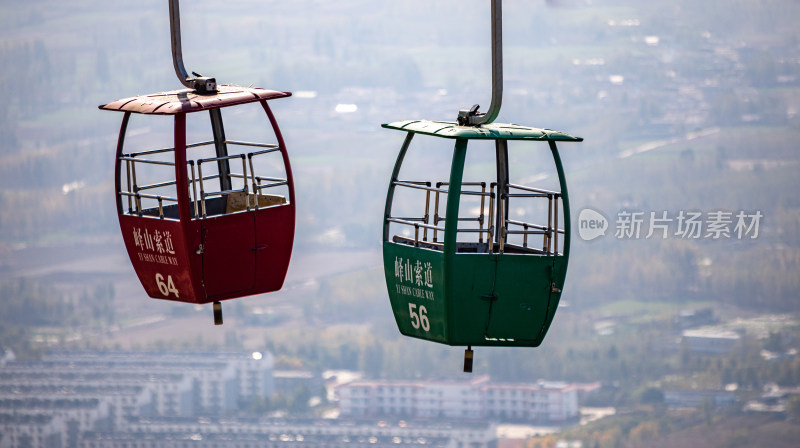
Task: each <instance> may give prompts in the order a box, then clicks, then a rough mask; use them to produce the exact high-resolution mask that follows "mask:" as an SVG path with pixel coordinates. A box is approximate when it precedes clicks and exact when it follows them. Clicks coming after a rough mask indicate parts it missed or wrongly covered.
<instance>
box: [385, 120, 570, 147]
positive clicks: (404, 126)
mask: <svg viewBox="0 0 800 448" xmlns="http://www.w3.org/2000/svg"><path fill="white" fill-rule="evenodd" d="M381 126H382V127H384V128H387V129H397V130H398V131H406V132H415V133H417V134H425V135H432V136H434V137H444V138H466V139H486V140H540V141H558V142H582V141H583V138H582V137H573V136H571V135H569V134H565V133H563V132H559V131H551V130H550V129H539V128H529V127H527V126H520V125H518V124H502V123H490V124H483V125H480V126H459V125H457V124H456V123H453V122H448V121H426V120H407V121H396V122H394V123H388V124H384V125H381Z"/></svg>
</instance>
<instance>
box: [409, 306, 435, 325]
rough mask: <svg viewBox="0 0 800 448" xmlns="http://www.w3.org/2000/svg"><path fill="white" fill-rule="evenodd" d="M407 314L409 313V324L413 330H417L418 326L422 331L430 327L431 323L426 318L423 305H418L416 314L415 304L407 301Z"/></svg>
mask: <svg viewBox="0 0 800 448" xmlns="http://www.w3.org/2000/svg"><path fill="white" fill-rule="evenodd" d="M408 314H410V315H411V326H412V327H414V329H415V330H419V327H420V326H421V327H422V330H423V331H428V330H430V329H431V323H430V321H429V320H428V310H426V309H425V306H424V305H420V306H419V314H417V304H416V303H409V304H408Z"/></svg>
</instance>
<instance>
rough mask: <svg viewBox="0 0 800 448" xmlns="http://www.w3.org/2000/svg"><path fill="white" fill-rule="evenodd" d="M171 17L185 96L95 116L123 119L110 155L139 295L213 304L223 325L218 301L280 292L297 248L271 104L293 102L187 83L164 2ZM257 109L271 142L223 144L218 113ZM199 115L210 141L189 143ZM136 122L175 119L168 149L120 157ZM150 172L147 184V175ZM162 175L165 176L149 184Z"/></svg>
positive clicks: (138, 100) (160, 97) (288, 176)
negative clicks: (191, 118)
mask: <svg viewBox="0 0 800 448" xmlns="http://www.w3.org/2000/svg"><path fill="white" fill-rule="evenodd" d="M170 16H171V31H172V50H173V62H174V66H175V71H176V73H177V74H178V78H179V79H180V80H181V83H183V84H184V85H185V86H186V87H188V88H187V89H183V90H176V91H171V92H163V93H157V94H153V95H143V96H137V97H133V98H127V99H122V100H118V101H115V102H112V103H109V104H106V105H102V106H100V108H101V109H104V110H114V111H120V112H123V113H124V115H123V119H122V126H121V128H120V133H119V140H118V143H117V156H116V199H117V211H118V214H119V223H120V229H121V230H122V236H123V239H124V241H125V247H126V248H127V250H128V255H129V257H130V260H131V263H132V264H133V267H134V269H135V270H136V274H137V275H138V277H139V280H140V282H141V283H142V286H144V289H145V291H146V292H147V294H148V295H149V296H150V297H152V298H156V299H165V300H174V301H180V302H189V303H196V304H203V303H209V302H214V321H215V323H216V324H217V325H219V324H221V323H222V311H221V305H220V303H219V302H220V301H221V300H227V299H233V298H237V297H242V296H247V295H253V294H260V293H266V292H271V291H277V290H279V289H280V288H281V287H282V285H283V281H284V278H285V276H286V271H287V269H288V266H289V259H290V258H291V253H292V244H293V241H294V228H295V205H294V184H293V181H292V171H291V166H290V164H289V156H288V154H287V151H286V146H285V144H284V142H283V138H282V136H281V132H280V129H279V128H278V124H277V122H276V121H275V117H274V115H273V114H272V111H271V110H270V108H269V106H268V105H267V101H268V100H272V99H276V98H285V97H288V96H291V93H288V92H278V91H273V90H264V89H258V88H246V87H236V86H228V85H220V86H217V85H216V81H215V80H214V79H213V78H205V77H200V76H199V75H197V74H195V75H196V77H195V78H190V77H189V76H188V75H187V73H186V69H185V68H184V67H183V62H182V57H181V46H180V22H179V11H178V2H177V0H170ZM255 102H258V103H260V105H261V109H263V112H264V113H266V115H267V119H268V121H269V124H270V126H271V128H272V131H273V132H274V136H275V139H276V140H277V141H276V142H274V143H256V142H250V141H239V140H234V139H230V138H227V137H226V135H225V129H224V127H223V121H222V109H223V108H226V107H231V106H239V105H242V104H246V103H255ZM201 111H208V113H209V115H210V121H211V128H212V133H213V139H212V140H208V141H199V142H198V141H194V140H193V141H192V142H191V143H187V115H188V114H192V113H195V112H201ZM132 114H143V115H148V116H169V117H171V118H172V119H173V120H174V128H173V138H174V140H173V142H174V144H173V146H172V147H169V148H144V149H142V150H138V149H137V150H136V151H130V150H125V148H124V145H125V137H126V130H127V128H128V124H129V121H130V118H131V115H132ZM189 135H193V134H191V133H190V134H189ZM204 147H205V148H206V150H205V151H206V152H205V153H204V149H203V148H204ZM211 148H213V152H210V151H211ZM277 157H280V161H278V160H277ZM270 158H273V159H275V160H269V159H270ZM269 162H272V163H271V165H270V164H269ZM280 167H282V168H280ZM148 169H149V171H150V172H149V173H148V175H149V176H150V178H149V179H147V178H145V176H144V174H143V173H144V172H145V171H148ZM158 169H161V170H164V169H166V170H167V171H168V172H167V173H165V172H164V171H162V172H161V173H160V177H159V176H158V174H156V175H155V176H156V177H157V178H156V179H155V180H153V179H154V178H153V176H154V173H153V171H154V170H156V171H157V170H158ZM276 171H277V172H278V174H277V175H276V174H274V173H275V172H276ZM276 193H277V194H276Z"/></svg>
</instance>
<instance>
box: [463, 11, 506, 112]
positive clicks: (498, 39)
mask: <svg viewBox="0 0 800 448" xmlns="http://www.w3.org/2000/svg"><path fill="white" fill-rule="evenodd" d="M502 102H503V0H492V102H491V104H489V109H488V110H487V111H486V112H485V113H481V112H479V111H478V108H479V106H478V105H477V104H476V105H474V106H472V107H471V108H470V109H468V110H461V111H459V112H458V120H457V121H458V124H459V125H461V126H480V125H482V124H488V123H492V122H493V121H494V120H495V118H497V116H498V115H499V114H500V105H501V104H502Z"/></svg>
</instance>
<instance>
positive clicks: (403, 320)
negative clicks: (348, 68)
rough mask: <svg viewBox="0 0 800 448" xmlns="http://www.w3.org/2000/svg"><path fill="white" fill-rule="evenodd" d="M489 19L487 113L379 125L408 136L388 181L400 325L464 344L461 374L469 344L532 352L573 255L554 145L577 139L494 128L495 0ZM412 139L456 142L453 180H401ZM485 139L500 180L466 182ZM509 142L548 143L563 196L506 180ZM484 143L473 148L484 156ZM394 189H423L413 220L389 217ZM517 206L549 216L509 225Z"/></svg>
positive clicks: (392, 284) (388, 268)
mask: <svg viewBox="0 0 800 448" xmlns="http://www.w3.org/2000/svg"><path fill="white" fill-rule="evenodd" d="M492 16H493V17H492V19H493V20H492V24H493V26H492V32H493V37H492V41H493V59H494V65H493V72H492V73H493V89H492V91H493V95H492V105H491V106H490V108H489V111H488V112H487V113H486V114H481V113H479V112H478V107H477V106H474V107H473V108H472V109H471V110H469V111H461V112H460V113H459V117H458V121H457V122H455V123H453V122H435V121H401V122H395V123H390V124H384V125H383V127H384V128H388V129H396V130H399V131H404V132H406V138H405V141H404V143H403V146H402V148H401V149H400V153H399V155H398V157H397V162H396V164H395V167H394V171H393V172H392V179H391V182H390V184H389V191H388V194H387V200H386V209H385V215H384V230H383V264H384V272H385V275H386V285H387V288H388V292H389V298H390V301H391V305H392V310H393V312H394V317H395V320H396V322H397V326H398V328H399V330H400V332H401V333H402V334H404V335H406V336H410V337H415V338H420V339H425V340H429V341H434V342H439V343H443V344H447V345H452V346H466V347H468V349H467V351H466V354H465V362H464V370H465V371H467V372H469V371H471V370H472V349H471V346H527V347H535V346H538V345H540V344H541V343H542V340H543V339H544V336H545V334H546V333H547V330H548V328H549V327H550V324H551V322H552V321H553V317H554V315H555V312H556V309H557V307H558V303H559V300H560V298H561V290H562V288H563V285H564V279H565V277H566V272H567V262H568V259H569V249H570V213H569V198H568V195H567V184H566V179H565V178H564V170H563V167H562V165H561V158H560V156H559V153H558V149H557V147H556V142H580V141H582V140H583V139H582V138H579V137H573V136H570V135H568V134H565V133H562V132H557V131H551V130H547V129H537V128H530V127H524V126H519V125H512V124H496V123H492V121H493V120H494V118H495V117H496V116H497V114H498V113H499V108H500V101H501V96H502V56H501V54H502V53H501V48H502V44H501V35H502V31H501V29H500V28H501V26H500V23H501V21H500V18H501V11H500V0H492ZM416 134H420V135H421V136H423V138H429V137H437V138H439V139H451V140H452V141H454V143H455V145H454V149H453V153H452V162H451V164H450V169H449V179H446V180H445V179H441V180H440V181H439V182H434V181H432V180H427V179H423V180H420V179H413V180H406V179H401V178H400V171H401V167H402V165H403V161H404V158H405V157H406V154H407V152H408V150H409V147H410V145H411V142H412V140H413V138H414V136H415V135H416ZM487 140H488V141H491V142H493V143H494V145H493V146H494V151H493V152H494V153H495V154H494V161H495V163H494V165H495V168H496V169H495V171H496V177H494V176H493V178H492V179H478V181H477V182H473V181H472V180H473V179H467V180H466V181H465V179H464V168H465V160H466V157H467V149H468V148H467V147H468V144H469V143H470V142H473V147H474V146H476V145H478V146H480V145H479V144H478V143H479V141H487ZM509 141H514V142H520V143H515V148H516V147H517V146H520V147H523V146H524V147H526V148H525V149H526V150H537V149H540V148H542V149H543V148H545V147H546V146H547V147H549V150H550V153H551V154H552V158H553V161H554V162H555V168H556V172H557V175H558V184H559V187H560V191H552V190H546V189H542V188H534V187H532V186H528V185H521V184H518V183H512V179H511V178H510V177H509V156H508V154H509V151H508V147H509ZM483 146H484V148H480V147H479V148H477V150H485V146H486V145H485V144H484V145H483ZM537 146H538V148H537ZM517 168H522V169H523V170H525V169H526V168H527V169H528V170H530V167H525V166H523V167H516V166H515V170H516V169H517ZM530 174H532V173H531V172H530V171H529V172H528V173H527V175H530ZM522 177H524V176H521V177H520V178H522ZM399 189H402V190H404V191H405V190H416V191H422V192H424V195H425V200H424V209H423V208H422V204H420V208H419V210H420V213H419V216H417V215H415V216H411V217H409V216H397V215H394V214H393V213H392V210H393V205H394V203H395V202H396V193H397V192H398V191H399ZM445 197H446V199H445ZM467 197H472V198H474V199H475V200H477V201H478V202H479V205H477V206H475V207H473V209H477V213H472V215H471V216H465V215H467V214H468V213H465V212H467V211H469V210H464V208H465V207H463V206H462V205H461V203H462V200H464V198H467ZM523 201H539V202H540V205H542V207H541V209H545V208H546V210H547V212H546V218H545V217H543V219H542V221H541V222H526V221H521V220H519V219H511V217H510V216H512V214H510V213H509V210H511V209H512V207H514V208H515V209H517V208H518V207H519V206H520V204H521V203H522V202H523ZM542 201H544V202H546V207H545V206H544V202H542ZM442 202H444V203H445V204H444V209H443V210H441V209H440V208H441V207H440V203H442ZM431 203H433V205H431ZM559 206H560V207H559ZM559 208H561V209H562V210H563V221H562V222H563V229H561V228H559V224H560V223H559V221H560V219H559ZM431 209H432V210H431ZM442 212H444V214H442ZM442 223H443V224H444V225H442ZM467 223H472V224H471V225H468V224H467ZM540 238H541V239H540ZM539 243H541V244H539Z"/></svg>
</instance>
